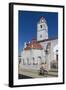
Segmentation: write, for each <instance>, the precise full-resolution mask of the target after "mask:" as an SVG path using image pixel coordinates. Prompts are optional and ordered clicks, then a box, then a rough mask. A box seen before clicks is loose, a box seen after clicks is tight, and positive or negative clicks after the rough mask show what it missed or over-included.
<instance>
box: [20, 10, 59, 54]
mask: <svg viewBox="0 0 66 90" xmlns="http://www.w3.org/2000/svg"><path fill="white" fill-rule="evenodd" d="M42 16H43V17H44V18H45V19H46V21H47V25H48V36H49V38H53V37H58V13H54V12H35V11H19V13H18V18H19V22H18V51H19V53H20V52H21V51H22V49H23V46H24V42H28V41H31V40H32V39H33V38H37V22H39V20H40V18H41V17H42Z"/></svg>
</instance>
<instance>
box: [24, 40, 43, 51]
mask: <svg viewBox="0 0 66 90" xmlns="http://www.w3.org/2000/svg"><path fill="white" fill-rule="evenodd" d="M29 49H43V47H42V46H41V45H40V44H39V43H38V42H37V41H36V40H35V39H33V40H32V41H31V43H28V44H27V47H26V48H25V50H29Z"/></svg>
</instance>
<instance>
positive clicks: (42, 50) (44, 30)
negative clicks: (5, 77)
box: [21, 17, 58, 70]
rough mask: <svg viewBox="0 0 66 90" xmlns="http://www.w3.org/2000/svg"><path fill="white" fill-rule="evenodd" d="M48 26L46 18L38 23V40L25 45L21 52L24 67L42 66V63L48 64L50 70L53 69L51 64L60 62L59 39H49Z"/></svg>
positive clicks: (42, 18)
mask: <svg viewBox="0 0 66 90" xmlns="http://www.w3.org/2000/svg"><path fill="white" fill-rule="evenodd" d="M48 28H49V27H48V24H47V21H46V20H45V18H44V17H41V18H40V20H39V22H37V29H36V32H37V35H36V39H34V38H33V39H32V41H30V42H28V43H26V41H25V43H24V48H23V50H22V52H21V65H22V66H25V67H26V66H30V67H32V66H33V67H34V66H40V65H41V64H42V63H44V64H47V66H48V68H47V69H48V70H50V69H51V62H52V61H55V62H56V61H58V38H57V37H54V38H49V37H48Z"/></svg>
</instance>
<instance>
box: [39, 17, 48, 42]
mask: <svg viewBox="0 0 66 90" xmlns="http://www.w3.org/2000/svg"><path fill="white" fill-rule="evenodd" d="M45 39H48V26H47V22H46V20H45V18H44V17H41V18H40V20H39V22H38V23H37V41H42V40H45Z"/></svg>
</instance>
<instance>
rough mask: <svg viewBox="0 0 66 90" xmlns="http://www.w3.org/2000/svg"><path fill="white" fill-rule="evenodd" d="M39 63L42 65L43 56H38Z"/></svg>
mask: <svg viewBox="0 0 66 90" xmlns="http://www.w3.org/2000/svg"><path fill="white" fill-rule="evenodd" d="M37 62H38V65H40V64H41V63H42V58H41V56H38V61H37Z"/></svg>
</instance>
